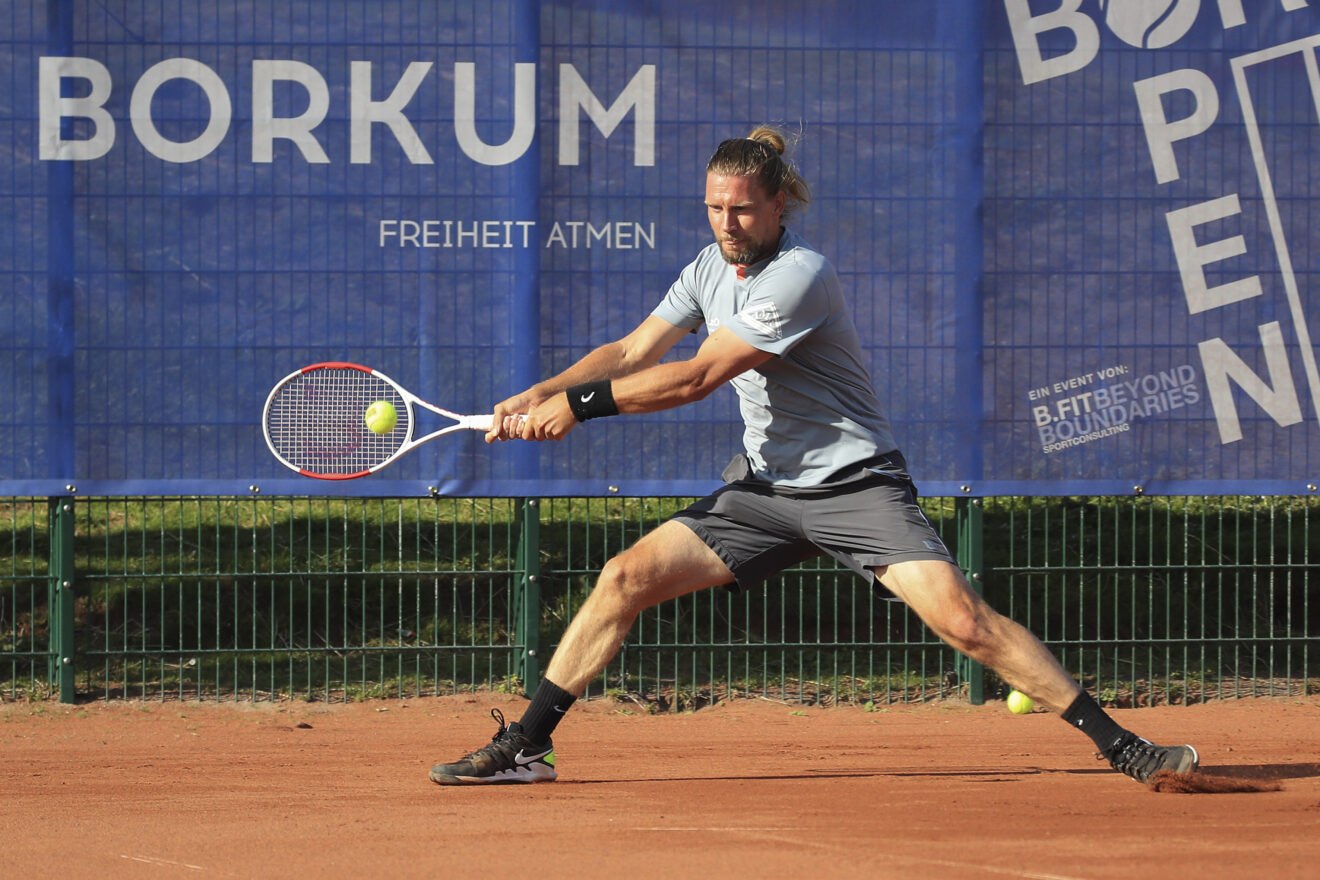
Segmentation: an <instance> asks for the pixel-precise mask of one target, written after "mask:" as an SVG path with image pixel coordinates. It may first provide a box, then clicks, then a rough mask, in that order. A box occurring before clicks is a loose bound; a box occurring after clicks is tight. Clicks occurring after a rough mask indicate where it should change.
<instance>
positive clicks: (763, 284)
mask: <svg viewBox="0 0 1320 880" xmlns="http://www.w3.org/2000/svg"><path fill="white" fill-rule="evenodd" d="M652 314H653V315H655V316H656V317H657V318H661V319H662V320H664V321H667V322H669V323H670V324H673V325H674V326H676V327H682V328H685V329H695V328H696V327H698V326H700V325H701V324H703V323H704V324H705V325H706V329H707V332H708V333H713V332H714V331H715V330H717V329H719V328H720V327H728V328H729V330H731V331H732V332H733V333H735V334H736V335H737V336H738V338H739V339H742V340H743V341H744V342H746V343H747V344H748V345H751V346H754V347H756V348H758V349H760V350H761V351H765V352H769V353H770V354H773V355H776V357H774V358H772V359H770V360H768V361H766V362H765V363H764V364H762V365H761V366H759V367H757V368H755V369H752V370H748V371H747V372H745V373H742V374H741V375H738V376H735V377H734V379H733V382H732V384H733V387H734V390H735V391H737V393H738V399H739V405H740V408H741V410H742V417H743V421H744V423H745V424H746V430H745V431H744V432H743V445H744V446H745V447H746V450H747V455H748V458H749V459H750V460H751V463H752V471H753V473H754V474H755V475H756V476H757V477H758V478H760V479H762V480H766V481H768V482H771V483H774V484H776V485H779V486H784V487H789V488H806V487H810V486H818V485H820V484H821V483H824V482H828V481H829V478H830V477H831V476H833V475H836V474H838V473H839V472H840V471H842V470H843V469H845V468H848V467H850V466H854V465H857V464H859V463H861V462H865V461H868V460H870V459H873V458H875V457H876V456H878V455H881V454H883V453H886V452H892V451H893V450H894V449H896V448H897V444H896V443H895V442H894V437H893V433H892V432H891V430H890V427H889V422H888V420H887V419H886V418H885V417H884V415H883V414H882V411H881V408H880V402H879V400H877V399H876V396H875V391H874V389H873V387H872V384H871V376H870V374H869V372H868V371H867V368H866V362H865V360H864V359H863V356H862V347H861V344H860V342H859V340H858V338H857V328H856V327H855V326H854V324H853V320H852V315H851V313H850V312H849V311H848V308H847V304H846V303H845V302H844V299H843V290H842V288H841V286H840V284H839V277H838V275H836V274H835V272H834V268H833V267H832V266H831V265H830V264H829V261H828V260H826V259H825V257H824V256H822V255H821V254H820V253H819V252H817V251H815V250H813V249H812V248H811V246H810V245H808V244H807V243H806V242H805V241H803V240H802V238H801V236H799V235H798V234H797V233H795V232H793V231H791V230H785V231H784V232H783V234H782V235H781V236H780V239H779V251H778V252H777V253H776V254H775V255H774V256H772V257H770V258H768V259H766V260H763V261H761V262H760V263H757V264H755V265H754V266H750V267H748V268H747V269H746V277H745V278H739V277H738V270H737V268H736V267H734V266H732V265H730V264H729V263H727V262H725V260H724V258H723V257H722V256H721V255H720V251H719V245H717V244H715V243H711V244H710V245H709V246H707V247H706V248H704V249H703V250H702V251H701V252H700V253H699V254H697V257H696V259H695V260H693V261H692V262H691V263H689V264H688V265H687V267H686V268H684V269H683V271H682V272H681V273H680V274H679V276H678V280H677V281H675V282H674V284H673V285H672V286H671V287H670V288H669V292H668V293H667V294H665V298H664V299H663V300H662V301H661V302H660V305H658V306H657V307H656V308H655V310H654V311H653V312H652Z"/></svg>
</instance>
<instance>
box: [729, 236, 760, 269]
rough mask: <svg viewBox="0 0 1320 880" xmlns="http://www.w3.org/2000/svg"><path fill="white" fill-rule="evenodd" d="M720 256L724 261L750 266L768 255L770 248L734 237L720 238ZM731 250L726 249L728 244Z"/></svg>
mask: <svg viewBox="0 0 1320 880" xmlns="http://www.w3.org/2000/svg"><path fill="white" fill-rule="evenodd" d="M719 245H720V256H721V257H723V258H724V262H726V263H729V264H730V265H735V266H750V265H752V264H753V263H759V262H760V261H761V260H763V259H765V258H766V257H768V256H770V249H769V248H768V247H764V246H761V245H758V244H757V243H756V242H752V241H738V240H736V239H728V238H722V239H720V240H719ZM730 245H731V246H732V247H733V251H732V252H730V251H729V250H727V248H728V247H729V246H730Z"/></svg>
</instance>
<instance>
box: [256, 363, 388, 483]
mask: <svg viewBox="0 0 1320 880" xmlns="http://www.w3.org/2000/svg"><path fill="white" fill-rule="evenodd" d="M378 400H384V401H387V402H389V403H390V404H392V405H393V406H394V409H395V411H396V412H397V413H398V421H397V422H396V423H395V425H394V428H393V430H391V431H389V432H387V433H385V434H375V433H373V432H372V431H370V430H368V428H367V426H366V422H365V416H366V412H367V408H368V407H369V406H371V404H373V403H375V402H376V401H378ZM410 418H411V417H410V412H409V407H408V405H407V403H406V402H405V401H404V399H403V396H402V395H401V394H400V393H399V392H398V389H396V388H395V387H394V386H393V385H392V384H390V383H389V382H387V381H385V380H383V379H381V378H379V377H377V376H374V375H372V374H370V373H366V372H363V371H361V370H355V369H347V368H337V367H336V368H323V369H317V370H312V371H309V372H306V373H302V374H300V375H298V376H295V377H293V378H291V379H290V380H289V381H288V382H287V383H286V384H285V385H284V387H282V388H281V389H280V390H279V391H278V392H277V393H276V395H275V397H274V399H273V400H272V401H271V405H270V407H269V408H268V411H267V423H266V429H267V433H268V435H269V437H270V440H271V443H272V445H273V446H274V449H275V452H276V454H277V455H279V456H280V457H281V458H283V459H284V460H285V461H286V462H288V463H289V464H290V465H292V466H293V467H295V468H298V469H300V470H305V471H309V472H311V473H315V474H322V475H330V476H345V475H349V474H357V473H360V472H362V471H366V470H371V469H372V468H375V467H379V466H380V465H382V464H384V463H385V462H386V461H388V460H389V459H390V457H391V456H393V455H394V454H395V453H397V452H398V451H399V450H400V449H401V448H402V447H403V445H404V443H405V442H407V439H408V436H409V427H410Z"/></svg>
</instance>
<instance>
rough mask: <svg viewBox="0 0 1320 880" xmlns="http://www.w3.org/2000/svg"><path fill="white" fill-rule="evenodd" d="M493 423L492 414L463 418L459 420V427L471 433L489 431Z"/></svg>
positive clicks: (493, 417)
mask: <svg viewBox="0 0 1320 880" xmlns="http://www.w3.org/2000/svg"><path fill="white" fill-rule="evenodd" d="M494 422H495V416H494V414H492V413H487V414H485V415H481V416H463V418H461V419H459V424H460V425H462V426H463V427H464V428H468V429H470V430H473V431H489V430H490V426H491V425H492V424H494Z"/></svg>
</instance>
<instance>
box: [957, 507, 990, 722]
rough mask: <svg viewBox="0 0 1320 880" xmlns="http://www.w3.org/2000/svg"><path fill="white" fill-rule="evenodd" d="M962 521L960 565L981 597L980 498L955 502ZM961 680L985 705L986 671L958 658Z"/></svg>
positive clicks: (973, 699)
mask: <svg viewBox="0 0 1320 880" xmlns="http://www.w3.org/2000/svg"><path fill="white" fill-rule="evenodd" d="M955 507H956V510H957V519H958V565H959V566H961V567H962V570H963V571H964V572H966V573H967V580H968V581H969V582H970V583H971V585H972V589H973V590H975V591H976V593H977V595H981V594H982V593H983V592H984V589H985V584H984V579H983V577H982V566H983V565H984V562H985V557H984V556H983V550H984V548H983V546H982V537H983V514H984V512H985V508H984V506H983V503H982V501H981V499H980V498H958V499H957V500H956V502H955ZM957 662H958V677H959V678H961V679H962V680H963V681H965V682H967V699H968V701H969V702H971V704H972V705H973V706H979V705H981V704H982V703H984V702H985V667H983V666H982V665H981V664H980V663H978V662H977V661H975V660H973V659H972V658H971V657H965V656H963V655H962V654H959V655H958V661H957Z"/></svg>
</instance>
